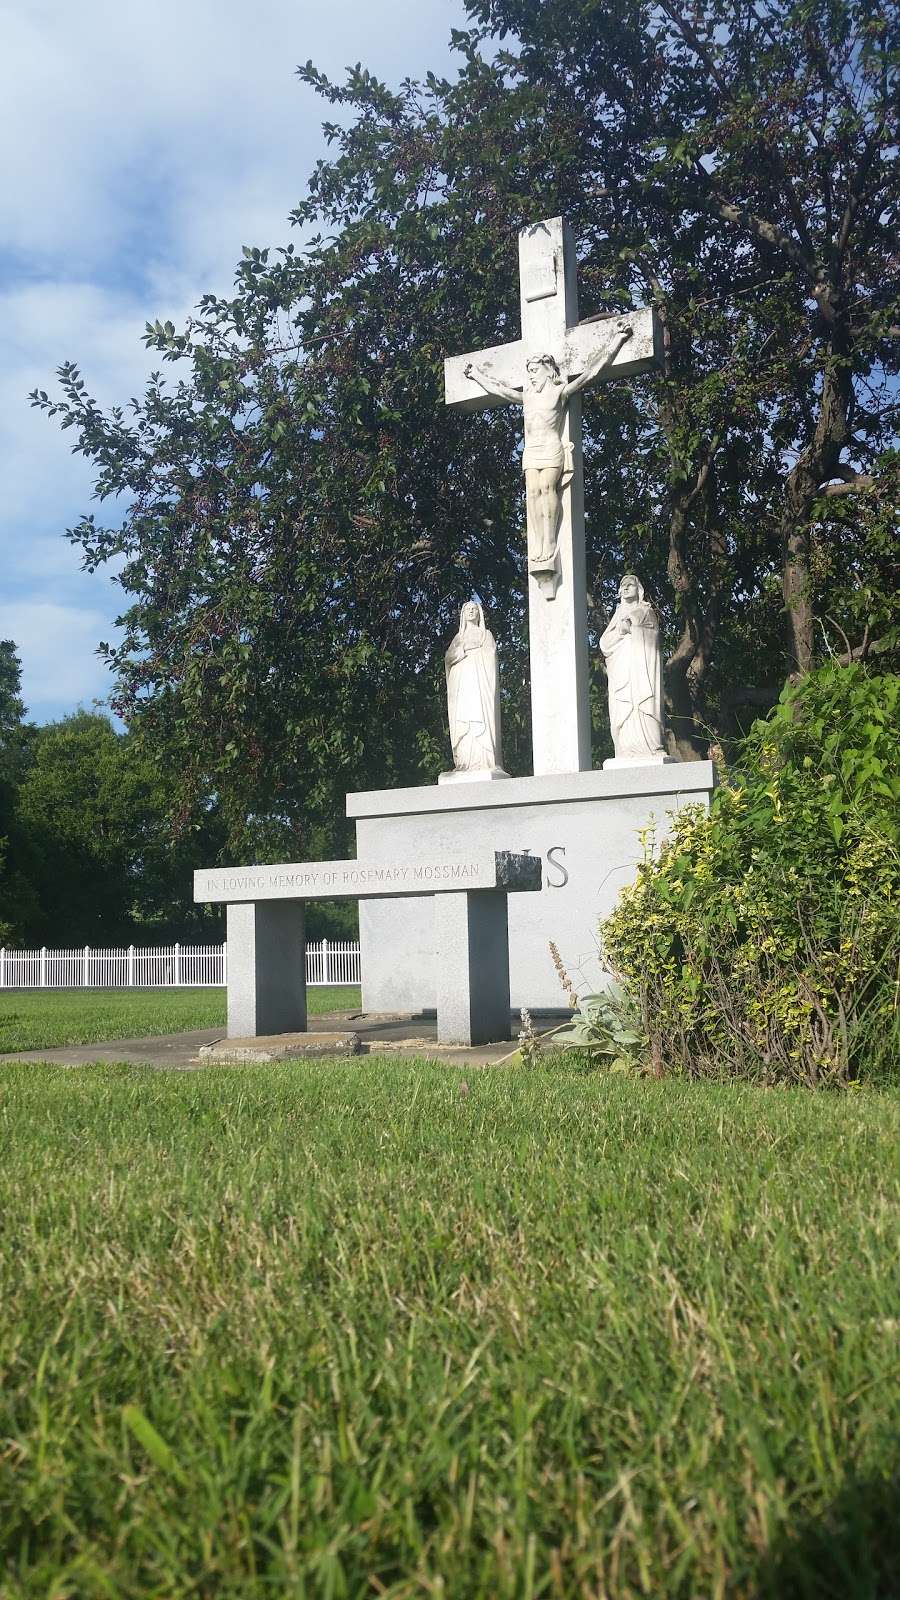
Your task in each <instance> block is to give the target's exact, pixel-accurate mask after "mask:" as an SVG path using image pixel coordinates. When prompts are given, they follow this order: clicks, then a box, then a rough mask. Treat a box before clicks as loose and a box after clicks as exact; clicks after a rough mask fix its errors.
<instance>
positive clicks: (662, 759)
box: [603, 755, 678, 772]
mask: <svg viewBox="0 0 900 1600" xmlns="http://www.w3.org/2000/svg"><path fill="white" fill-rule="evenodd" d="M677 764H678V757H677V756H667V755H659V756H610V757H609V759H608V760H607V761H604V763H603V771H604V772H606V771H607V769H608V768H610V767H651V768H652V767H666V766H673V765H675V766H677Z"/></svg>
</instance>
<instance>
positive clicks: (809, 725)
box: [602, 664, 900, 1085]
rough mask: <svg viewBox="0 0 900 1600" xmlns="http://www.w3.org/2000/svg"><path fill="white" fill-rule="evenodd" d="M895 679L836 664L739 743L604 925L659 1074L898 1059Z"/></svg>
mask: <svg viewBox="0 0 900 1600" xmlns="http://www.w3.org/2000/svg"><path fill="white" fill-rule="evenodd" d="M898 712H900V677H898V676H896V675H884V676H874V675H870V674H869V672H868V671H867V670H866V669H865V667H863V666H862V665H859V664H857V665H853V666H850V667H844V668H841V667H837V666H835V665H831V664H829V665H828V666H826V667H823V668H821V669H820V670H819V671H817V672H815V673H813V674H811V675H810V676H808V677H807V678H805V679H803V681H802V682H801V683H800V684H799V685H797V686H795V687H792V688H789V689H788V690H786V691H785V693H784V694H783V695H782V697H781V701H780V703H779V705H778V706H777V707H776V708H775V710H774V711H773V713H772V715H771V716H770V717H769V718H768V719H767V720H766V721H765V722H758V723H756V724H755V726H754V727H753V729H752V730H751V732H750V734H749V735H748V737H747V738H746V740H744V742H743V745H742V748H741V752H740V759H739V762H738V763H737V767H738V770H737V771H736V772H735V773H733V774H731V775H730V776H729V778H728V780H727V781H726V782H725V783H724V784H722V785H721V787H719V788H718V789H717V790H716V791H715V793H714V795H713V797H712V802H711V806H710V810H709V813H708V814H706V813H705V812H703V811H701V810H699V809H698V808H697V807H690V808H686V809H685V810H683V811H681V812H680V813H679V814H678V816H677V817H676V818H675V821H674V826H673V830H672V834H671V837H670V838H669V840H668V841H667V842H666V843H665V844H664V845H663V847H662V849H661V851H660V852H659V855H658V858H656V859H655V858H654V853H653V848H652V837H651V838H648V840H647V845H648V848H647V854H646V859H645V861H644V863H643V865H642V866H641V867H640V869H639V871H638V876H637V880H636V882H635V883H634V884H633V885H632V886H631V887H630V888H627V889H625V890H624V891H623V893H622V895H621V898H620V900H619V903H618V905H617V907H616V909H615V911H614V912H613V914H612V916H610V917H609V918H608V919H607V920H606V922H605V923H604V925H603V928H602V937H603V946H604V950H605V953H606V957H607V960H608V962H609V964H610V966H611V967H612V969H613V970H614V971H615V972H617V973H618V974H619V975H620V976H621V978H622V979H623V981H624V982H625V983H626V985H627V986H628V987H629V988H630V990H631V992H632V993H633V994H635V995H636V996H638V997H639V999H640V1003H641V1007H642V1011H643V1016H644V1025H645V1028H646V1030H647V1033H648V1036H649V1038H650V1046H651V1053H652V1057H653V1060H654V1062H655V1064H656V1066H657V1069H658V1070H672V1069H680V1070H683V1071H687V1072H689V1073H691V1074H700V1073H721V1072H723V1071H724V1072H730V1073H741V1074H744V1073H746V1074H749V1075H752V1076H755V1077H757V1078H759V1079H761V1080H762V1081H766V1082H779V1081H780V1082H795V1083H806V1084H810V1085H815V1084H821V1083H834V1082H848V1081H850V1080H852V1079H854V1078H856V1077H859V1076H867V1077H870V1078H871V1077H884V1076H886V1075H888V1074H890V1073H892V1072H893V1071H894V1070H895V1068H896V1064H897V1060H898V1056H900V1021H898V960H900V939H898V920H900V736H898Z"/></svg>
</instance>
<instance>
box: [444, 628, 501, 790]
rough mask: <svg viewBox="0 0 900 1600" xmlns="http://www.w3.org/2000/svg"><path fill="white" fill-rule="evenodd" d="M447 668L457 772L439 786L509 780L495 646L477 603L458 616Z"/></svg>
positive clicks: (445, 774) (454, 768) (454, 760)
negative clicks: (502, 743) (502, 749)
mask: <svg viewBox="0 0 900 1600" xmlns="http://www.w3.org/2000/svg"><path fill="white" fill-rule="evenodd" d="M444 670H445V672H446V675H447V715H448V717H449V721H450V743H451V745H452V746H453V771H452V772H442V773H441V775H440V777H439V779H438V782H439V783H452V782H454V781H457V782H458V781H461V780H465V779H475V778H505V777H506V776H507V774H506V773H505V772H504V771H503V764H502V762H503V758H502V756H501V754H500V685H499V681H498V677H497V646H496V644H495V643H494V635H493V634H492V633H490V632H489V631H488V629H487V628H486V626H485V621H484V611H483V609H482V607H481V606H480V605H479V604H478V602H477V601H476V600H467V601H466V603H465V605H464V606H463V608H462V610H461V612H460V614H459V632H458V633H457V634H456V635H455V637H454V638H453V639H452V640H451V641H450V647H449V649H448V650H447V652H446V654H445V656H444Z"/></svg>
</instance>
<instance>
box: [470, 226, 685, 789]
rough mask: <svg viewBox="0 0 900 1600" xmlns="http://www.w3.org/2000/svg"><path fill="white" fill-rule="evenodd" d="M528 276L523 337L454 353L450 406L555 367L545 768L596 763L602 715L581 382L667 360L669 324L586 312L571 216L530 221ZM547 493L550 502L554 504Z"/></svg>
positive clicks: (538, 683)
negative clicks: (592, 646) (591, 674)
mask: <svg viewBox="0 0 900 1600" xmlns="http://www.w3.org/2000/svg"><path fill="white" fill-rule="evenodd" d="M519 287H520V295H521V305H522V337H521V339H517V340H515V341H514V342H512V343H510V344H501V345H495V346H494V347H493V348H492V349H488V350H479V351H476V352H475V353H473V354H470V355H462V356H451V357H450V358H449V359H448V360H447V361H445V362H444V394H445V399H446V403H447V405H448V406H456V407H458V408H459V409H460V410H463V411H476V410H479V409H480V408H481V407H482V406H494V405H503V404H509V403H511V402H518V403H519V404H521V403H522V396H523V394H524V392H525V389H526V386H527V385H529V383H530V382H532V378H531V377H530V374H534V373H535V372H536V371H539V369H540V368H541V367H543V372H542V373H541V374H540V376H541V377H543V376H544V374H546V375H548V382H549V387H548V389H547V398H546V400H545V401H544V402H541V401H540V400H538V401H536V402H535V401H532V410H533V411H535V410H536V412H537V415H536V418H535V417H532V418H529V414H528V409H527V408H526V415H525V453H524V457H523V466H524V467H525V469H526V473H527V489H528V524H529V560H528V572H529V577H528V622H529V651H530V658H531V730H532V744H533V749H534V771H535V774H536V775H538V774H541V773H547V772H585V771H588V770H589V769H590V765H591V725H590V703H589V689H588V654H587V581H586V574H585V554H584V471H583V464H582V453H581V400H580V397H579V395H578V393H577V390H578V389H580V388H582V387H583V386H584V385H585V384H586V383H589V382H593V381H594V380H595V379H596V378H597V377H600V376H603V377H606V376H608V377H610V378H614V377H633V376H635V375H636V374H637V373H640V372H648V371H650V370H651V369H652V368H654V367H656V366H658V365H659V364H660V363H661V359H662V329H661V326H660V323H659V319H658V317H657V315H656V313H655V311H654V310H653V308H652V307H650V306H647V307H644V308H643V309H642V310H640V311H633V312H630V313H629V314H628V315H626V316H618V315H615V316H610V317H602V318H597V319H595V320H593V321H590V322H579V321H578V286H577V262H576V256H575V243H574V239H573V237H572V233H571V230H570V228H569V227H568V226H567V225H566V224H565V223H564V222H563V219H562V217H551V218H549V219H548V220H547V221H545V222H537V223H534V224H533V225H532V226H531V227H528V228H523V229H522V231H521V232H520V234H519ZM540 357H544V358H545V360H544V362H543V363H541V362H540V361H539V360H538V359H537V358H540ZM548 357H549V358H551V360H550V361H549V362H548V361H547V360H546V358H548ZM554 364H555V367H556V369H557V375H556V376H554V373H553V368H554ZM476 373H477V374H478V376H476ZM554 385H555V395H554V388H553V386H554ZM529 399H530V400H531V396H530V395H529ZM548 408H549V409H548ZM554 408H555V416H554V417H551V415H550V413H551V411H553V410H554ZM554 447H555V450H556V454H554ZM551 456H552V461H551ZM545 463H546V464H547V465H546V466H545V465H544V464H545ZM532 464H533V465H532ZM529 468H531V470H530V471H529V470H528V469H529ZM542 490H543V500H542ZM548 496H549V498H548ZM542 504H543V505H544V506H545V507H546V506H548V505H549V507H550V510H549V511H546V510H545V511H544V512H543V513H542V511H541V506H542ZM542 516H543V521H542ZM551 519H552V520H553V521H554V522H555V527H554V528H553V532H552V534H551V532H550V529H551ZM554 537H555V548H554V545H553V538H554Z"/></svg>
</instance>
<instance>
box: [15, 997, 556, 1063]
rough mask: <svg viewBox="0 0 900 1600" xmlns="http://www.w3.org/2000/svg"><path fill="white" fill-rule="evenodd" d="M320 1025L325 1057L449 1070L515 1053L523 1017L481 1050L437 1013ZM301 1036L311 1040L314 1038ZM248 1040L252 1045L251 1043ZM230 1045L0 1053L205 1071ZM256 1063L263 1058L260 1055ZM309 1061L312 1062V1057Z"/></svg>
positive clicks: (542, 1026)
mask: <svg viewBox="0 0 900 1600" xmlns="http://www.w3.org/2000/svg"><path fill="white" fill-rule="evenodd" d="M569 1015H570V1013H569V1012H559V1011H556V1012H553V1013H546V1014H544V1015H536V1014H535V1013H532V1018H531V1021H532V1026H533V1028H534V1031H535V1033H537V1034H547V1033H550V1032H552V1031H553V1029H554V1028H558V1027H559V1026H560V1024H561V1023H562V1022H563V1021H565V1020H566V1018H567V1017H568V1016H569ZM316 1024H317V1030H316V1034H315V1037H316V1038H317V1039H319V1040H321V1041H322V1045H321V1055H322V1056H333V1055H338V1054H342V1053H346V1054H349V1052H342V1051H341V1042H342V1040H345V1039H346V1038H347V1037H348V1036H350V1035H352V1036H353V1037H355V1038H356V1039H357V1040H358V1042H359V1053H360V1054H362V1055H392V1056H401V1057H402V1056H407V1057H409V1058H412V1057H414V1056H423V1057H424V1058H425V1059H426V1060H431V1061H440V1062H442V1063H444V1064H445V1065H447V1066H489V1065H491V1064H493V1063H496V1062H498V1061H502V1060H505V1059H506V1058H508V1057H509V1056H511V1055H512V1054H514V1053H515V1050H516V1041H515V1035H516V1034H517V1033H518V1026H519V1019H518V1016H517V1015H515V1016H514V1015H512V1014H511V1015H510V1033H511V1034H512V1035H513V1037H506V1038H503V1039H498V1040H496V1041H495V1042H492V1043H489V1044H484V1045H479V1046H466V1045H441V1044H438V1042H437V1020H436V1018H435V1015H434V1012H431V1013H430V1014H429V1013H427V1012H426V1013H422V1012H419V1013H410V1012H394V1013H390V1014H387V1015H385V1014H377V1013H376V1014H372V1013H365V1012H359V1011H349V1012H348V1011H333V1012H330V1013H327V1014H326V1015H324V1016H318V1017H316ZM294 1037H296V1036H294ZM301 1037H303V1038H306V1039H308V1038H309V1037H310V1035H309V1034H305V1035H302V1036H301ZM242 1042H243V1043H247V1041H246V1040H244V1041H242ZM251 1042H253V1043H255V1042H258V1041H251ZM227 1043H228V1041H227V1040H226V1039H225V1038H224V1036H223V1033H222V1029H221V1028H195V1029H192V1030H191V1031H189V1032H185V1033H169V1034H156V1035H151V1036H150V1037H149V1038H145V1039H105V1040H104V1041H103V1043H102V1044H76V1045H71V1044H70V1045H62V1046H57V1047H55V1048H54V1049H52V1050H19V1051H16V1052H14V1053H12V1054H9V1055H0V1069H2V1067H3V1063H4V1062H5V1061H23V1062H33V1063H35V1064H38V1063H41V1062H45V1063H46V1064H47V1065H48V1066H57V1067H85V1066H92V1065H96V1064H97V1063H100V1064H101V1065H102V1064H104V1063H105V1064H108V1065H112V1064H114V1063H115V1064H121V1065H124V1066H132V1067H145V1068H148V1069H150V1070H151V1071H155V1072H197V1071H199V1070H201V1069H202V1068H207V1069H210V1068H215V1067H216V1066H217V1065H219V1066H225V1065H227V1064H228V1063H227V1062H226V1060H224V1059H223V1058H221V1057H220V1058H218V1062H217V1060H216V1059H215V1058H214V1057H211V1056H207V1055H203V1054H202V1053H201V1052H202V1051H203V1048H204V1046H207V1045H213V1046H215V1045H217V1044H227ZM292 1058H293V1059H303V1057H302V1055H299V1053H298V1052H297V1051H296V1050H294V1051H287V1052H286V1053H285V1054H284V1055H283V1056H279V1057H272V1058H271V1059H273V1060H274V1059H280V1060H290V1059H292ZM252 1059H256V1060H261V1059H262V1058H261V1057H260V1056H256V1057H255V1058H252ZM306 1059H309V1056H308V1055H307V1057H306ZM233 1064H235V1065H237V1064H238V1063H233Z"/></svg>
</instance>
